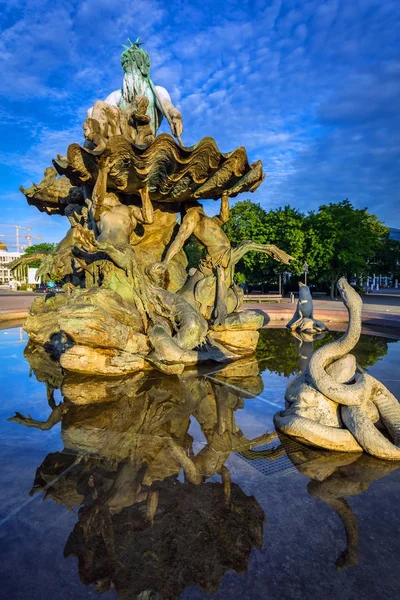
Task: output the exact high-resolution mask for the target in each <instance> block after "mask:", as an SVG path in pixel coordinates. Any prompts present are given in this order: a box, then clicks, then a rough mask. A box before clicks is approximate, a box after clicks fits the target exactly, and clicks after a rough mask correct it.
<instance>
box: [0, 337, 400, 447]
mask: <svg viewBox="0 0 400 600" xmlns="http://www.w3.org/2000/svg"><path fill="white" fill-rule="evenodd" d="M340 335H342V333H336V332H332V333H330V334H329V335H328V337H327V338H326V339H325V340H322V341H320V342H317V344H315V345H314V349H315V348H316V347H319V345H320V344H322V343H326V342H331V341H332V340H333V339H336V338H337V337H339V336H340ZM27 341H28V337H27V335H26V333H25V332H24V331H23V330H22V328H13V329H8V330H3V331H0V361H1V367H2V368H1V371H0V386H1V396H2V401H1V404H0V443H1V444H12V445H14V444H18V445H19V448H20V451H22V450H25V449H29V448H30V449H32V448H38V449H39V448H41V449H48V450H50V449H52V450H56V449H61V448H62V442H61V439H60V430H61V426H60V424H58V425H56V426H54V427H53V428H52V429H51V430H49V431H40V430H37V429H35V428H26V427H23V426H21V425H18V424H16V423H11V422H8V421H7V418H8V417H11V416H13V415H14V413H15V412H20V413H22V414H23V415H28V414H29V415H31V416H32V417H33V418H34V419H37V420H43V421H45V420H46V419H47V417H48V416H49V414H50V408H49V406H48V404H47V399H46V386H45V384H44V383H43V382H38V381H37V380H36V378H35V376H34V375H33V374H32V376H30V367H29V364H28V362H27V361H26V359H25V358H24V355H23V351H24V348H25V346H26V343H27ZM354 354H355V355H356V358H357V361H358V362H359V364H361V365H362V366H363V367H364V368H366V369H367V370H368V372H370V373H371V375H373V376H374V377H377V378H378V379H380V380H381V381H383V382H384V383H385V385H386V386H387V387H388V388H389V389H390V390H391V391H392V392H393V393H394V394H395V395H397V396H399V395H400V393H399V392H400V374H399V372H398V370H397V368H398V365H399V364H400V344H399V343H396V340H394V339H385V338H382V337H379V336H365V335H362V336H361V339H360V342H359V344H358V345H357V348H356V351H355V352H354ZM257 358H258V361H259V368H260V377H261V378H262V381H263V391H262V392H261V393H260V394H259V395H258V396H257V397H254V398H246V399H245V401H244V408H243V409H242V410H237V411H236V412H235V419H236V422H237V425H238V426H239V427H240V428H241V429H242V430H243V432H244V434H245V435H246V436H247V437H249V438H251V437H256V436H257V435H261V434H262V433H263V432H265V430H266V429H269V430H271V429H272V428H273V420H272V418H273V415H274V413H275V412H276V411H277V410H282V409H283V407H284V395H285V389H286V386H287V384H288V381H289V380H290V379H291V378H292V377H294V376H295V374H296V372H297V371H296V370H297V368H298V353H297V348H296V345H295V343H294V340H293V337H292V336H291V335H290V333H289V332H286V331H285V330H282V329H265V330H263V331H262V332H261V340H260V344H259V350H258V353H257ZM283 373H285V374H286V376H285V375H284V374H283ZM212 377H213V376H211V378H212ZM232 391H234V392H235V391H236V392H237V393H239V394H240V383H237V382H236V383H235V386H234V387H233V388H232ZM55 398H56V401H57V403H58V402H59V401H60V400H61V394H60V392H59V391H56V393H55ZM190 433H191V435H193V436H194V438H195V440H196V442H197V443H199V444H200V445H202V444H203V443H204V436H203V434H202V433H201V430H200V427H199V425H198V423H197V422H196V421H195V420H194V419H193V417H192V423H191V430H190Z"/></svg>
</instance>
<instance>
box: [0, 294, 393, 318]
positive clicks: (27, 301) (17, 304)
mask: <svg viewBox="0 0 400 600" xmlns="http://www.w3.org/2000/svg"><path fill="white" fill-rule="evenodd" d="M385 292H386V290H381V291H379V292H377V293H373V294H367V295H366V296H363V302H364V305H366V306H368V310H372V311H377V312H380V311H382V312H389V313H394V314H399V313H400V293H396V292H397V290H387V293H385ZM42 295H43V294H35V293H34V292H11V291H10V290H6V289H0V311H12V310H20V309H22V308H29V306H30V305H31V304H32V302H33V301H34V299H35V298H38V297H40V296H42ZM248 304H249V303H248V302H246V303H245V305H247V306H248ZM252 304H253V303H252ZM272 304H274V303H272V302H271V303H268V305H267V306H271V305H272ZM285 304H286V303H285ZM296 304H297V300H296V303H295V305H294V306H293V308H294V307H295V306H296ZM314 306H315V307H316V308H322V307H324V308H326V309H331V310H335V309H339V308H343V305H342V302H341V301H340V300H325V299H324V300H320V299H315V300H314ZM257 307H258V308H259V305H257Z"/></svg>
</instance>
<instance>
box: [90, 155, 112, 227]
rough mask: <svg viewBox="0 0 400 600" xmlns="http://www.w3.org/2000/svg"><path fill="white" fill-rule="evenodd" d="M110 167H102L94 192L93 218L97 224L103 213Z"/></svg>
mask: <svg viewBox="0 0 400 600" xmlns="http://www.w3.org/2000/svg"><path fill="white" fill-rule="evenodd" d="M109 170H110V169H109V167H108V166H105V167H102V168H101V169H100V171H99V174H98V176H97V180H96V184H95V186H94V188H93V192H92V201H93V211H94V215H93V218H94V220H95V221H96V222H97V221H98V220H99V218H100V215H101V213H102V212H103V203H104V198H105V196H106V193H107V178H108V172H109Z"/></svg>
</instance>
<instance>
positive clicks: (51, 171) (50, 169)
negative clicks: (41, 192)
mask: <svg viewBox="0 0 400 600" xmlns="http://www.w3.org/2000/svg"><path fill="white" fill-rule="evenodd" d="M56 173H57V171H56V170H55V169H54V167H47V168H46V169H45V170H44V176H45V177H48V176H49V175H53V174H56Z"/></svg>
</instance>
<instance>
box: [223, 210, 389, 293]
mask: <svg viewBox="0 0 400 600" xmlns="http://www.w3.org/2000/svg"><path fill="white" fill-rule="evenodd" d="M224 229H225V232H226V234H227V236H228V237H229V239H230V241H231V242H232V245H233V246H236V245H237V244H239V243H240V242H241V241H243V240H245V239H251V240H254V241H255V242H259V243H263V244H276V245H277V246H279V248H281V249H282V250H285V251H286V252H288V253H289V254H291V255H292V256H293V257H294V258H295V259H296V260H295V261H294V262H292V263H291V264H290V266H287V265H283V264H279V263H277V262H276V261H274V260H272V259H271V258H269V257H268V256H266V255H263V254H258V253H255V252H251V253H249V254H247V255H246V256H244V258H243V259H242V260H241V261H240V262H239V263H238V265H237V268H236V272H237V280H238V281H243V280H245V281H246V282H247V283H263V282H267V281H270V280H271V279H273V278H274V277H276V274H277V273H280V272H281V273H282V272H284V271H286V272H290V273H292V274H294V275H297V276H298V275H300V274H301V273H302V270H303V264H304V261H305V260H306V261H307V263H308V265H309V278H310V280H313V281H314V282H315V283H320V284H326V285H329V286H330V289H331V294H332V295H333V293H334V290H335V286H336V282H337V280H338V279H339V278H340V277H341V276H343V275H346V276H348V277H352V276H354V275H356V276H365V275H367V274H371V273H373V272H376V273H380V272H382V273H383V272H385V273H388V272H391V273H393V274H394V273H395V272H397V270H398V266H397V263H398V262H399V260H400V243H399V242H395V241H394V240H391V239H390V238H389V229H388V228H387V227H385V226H384V225H383V224H382V223H381V222H380V221H379V220H378V218H377V217H376V216H375V215H372V214H370V213H369V212H368V211H367V209H365V208H362V209H357V208H354V206H353V205H352V204H351V202H350V201H349V200H347V199H346V200H343V201H342V202H338V203H331V204H326V205H325V204H324V205H322V206H320V207H319V209H318V211H312V212H310V213H309V214H307V215H305V214H303V213H301V212H300V211H298V210H295V209H293V208H291V207H290V206H285V207H284V208H279V209H277V210H271V211H269V212H266V211H265V210H264V209H263V208H262V207H261V206H260V205H258V204H254V203H253V202H251V201H250V200H245V201H244V202H237V203H236V204H235V206H233V208H232V210H231V218H230V220H229V221H228V223H226V224H225V226H224Z"/></svg>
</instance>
